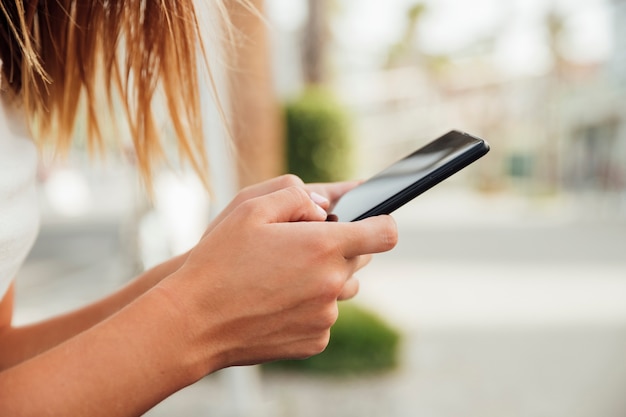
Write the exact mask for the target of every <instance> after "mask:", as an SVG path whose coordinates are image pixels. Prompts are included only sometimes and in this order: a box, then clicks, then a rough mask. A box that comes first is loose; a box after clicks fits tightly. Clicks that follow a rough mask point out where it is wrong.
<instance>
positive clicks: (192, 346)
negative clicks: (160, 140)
mask: <svg viewBox="0 0 626 417" xmlns="http://www.w3.org/2000/svg"><path fill="white" fill-rule="evenodd" d="M324 218H325V215H324V214H323V213H320V211H319V209H318V208H317V207H316V205H315V204H314V203H313V202H312V201H311V200H310V198H309V196H308V194H307V193H306V192H304V191H303V190H302V189H300V188H294V187H292V188H289V189H285V190H280V191H278V192H274V193H271V194H268V195H266V196H263V197H260V198H253V199H251V200H249V201H247V202H245V203H243V204H241V205H240V206H238V207H237V208H236V209H235V210H233V212H232V213H231V214H230V215H229V216H227V217H226V218H225V219H224V220H223V221H222V222H221V223H219V224H218V225H217V226H216V227H215V228H214V229H213V230H212V231H210V232H209V233H208V234H207V235H206V236H204V237H203V239H202V240H201V241H200V242H199V244H198V245H197V246H196V247H195V248H194V249H193V250H192V251H191V252H190V253H189V255H188V256H187V258H186V259H185V262H184V264H183V265H182V266H181V267H180V268H178V269H177V270H176V271H175V272H174V273H172V274H170V275H169V276H168V277H166V278H165V279H164V280H162V281H161V282H160V283H159V284H157V285H156V286H154V287H153V288H151V289H150V290H148V291H147V292H145V293H144V294H143V295H141V296H139V297H138V298H136V299H135V301H133V302H131V303H130V304H128V305H127V306H126V307H124V308H122V309H121V310H119V311H118V312H117V313H115V314H113V315H112V316H111V317H109V318H108V319H106V320H104V321H102V322H101V323H99V324H97V325H96V326H94V327H92V328H90V329H88V330H86V331H84V332H82V333H80V334H78V335H76V336H75V337H73V338H71V339H69V340H67V341H66V342H64V343H61V344H60V345H58V346H56V347H55V348H52V349H50V350H48V351H46V352H44V353H42V354H40V355H38V356H36V357H34V358H32V359H30V360H27V361H25V362H22V363H21V364H19V365H16V366H14V367H12V368H10V369H8V370H6V371H4V372H3V373H0V415H16V416H20V415H42V416H48V415H49V416H53V415H90V416H100V415H102V416H109V415H118V416H132V415H138V414H140V413H143V412H144V411H146V410H147V409H149V408H150V407H152V406H153V405H155V404H156V403H157V402H159V401H161V400H162V399H164V398H165V397H167V396H168V395H170V394H171V393H173V392H175V391H176V390H178V389H180V388H182V387H184V386H186V385H188V384H190V383H192V382H194V381H196V380H198V379H199V378H201V377H202V376H204V375H206V374H208V373H211V372H213V371H215V370H217V369H220V368H223V367H226V366H231V365H243V364H251V363H260V362H265V361H270V360H276V359H282V358H303V357H307V356H311V355H313V354H316V353H319V352H321V351H322V350H323V349H324V348H325V346H326V344H327V343H328V337H329V329H330V326H331V325H332V324H333V323H334V321H335V319H336V316H337V298H338V297H339V295H340V294H341V293H342V291H343V289H344V286H345V284H346V282H347V281H348V280H349V278H350V277H351V276H352V274H353V273H354V271H355V270H356V269H358V268H359V267H360V266H362V261H361V255H362V254H367V253H375V252H380V251H385V250H389V249H391V248H392V247H393V245H394V244H395V241H396V235H395V233H396V232H395V226H394V224H393V221H392V220H391V218H390V217H389V216H380V217H376V218H371V219H366V220H363V221H362V222H355V223H350V224H348V223H344V224H339V223H329V222H324V221H323V220H324ZM260 242H261V244H259V243H260ZM242 254H245V256H243V257H242ZM242 260H243V261H245V262H242ZM33 393H37V401H33Z"/></svg>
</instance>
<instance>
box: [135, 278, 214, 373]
mask: <svg viewBox="0 0 626 417" xmlns="http://www.w3.org/2000/svg"><path fill="white" fill-rule="evenodd" d="M175 274H178V272H176V273H175ZM176 281H177V280H175V279H168V280H166V281H164V282H161V283H160V284H159V285H157V286H155V287H154V288H153V289H152V290H150V291H149V294H146V295H147V296H149V297H150V298H152V301H153V302H154V303H155V304H156V306H157V308H159V309H160V310H161V313H162V318H161V319H160V323H159V325H162V326H163V327H164V332H166V334H167V337H168V338H169V340H171V342H172V347H173V352H172V355H175V356H174V358H175V360H176V361H177V362H178V364H179V366H180V368H181V370H182V372H183V373H184V374H185V375H187V377H188V378H189V379H190V380H191V381H192V382H195V381H197V380H199V379H201V378H203V377H204V376H206V375H208V374H210V373H212V372H215V371H217V370H218V369H220V368H221V367H222V366H220V363H221V361H220V351H219V348H218V347H219V343H216V341H214V342H215V343H210V342H207V337H206V333H207V327H210V324H209V323H210V321H211V318H210V317H207V316H206V314H201V313H200V312H199V309H198V308H197V305H198V303H197V302H196V301H195V300H194V297H193V294H194V293H195V292H194V291H193V290H192V291H188V292H187V294H186V293H185V288H184V286H182V285H178V284H179V283H178V282H176Z"/></svg>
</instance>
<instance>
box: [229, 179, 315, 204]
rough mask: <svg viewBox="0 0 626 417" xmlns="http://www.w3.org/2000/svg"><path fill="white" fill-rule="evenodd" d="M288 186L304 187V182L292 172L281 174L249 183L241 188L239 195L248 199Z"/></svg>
mask: <svg viewBox="0 0 626 417" xmlns="http://www.w3.org/2000/svg"><path fill="white" fill-rule="evenodd" d="M289 187H304V182H303V181H302V180H301V179H300V178H299V177H298V176H296V175H293V174H286V175H281V176H279V177H275V178H272V179H269V180H267V181H263V182H260V183H258V184H254V185H250V186H248V187H246V188H245V189H243V190H242V191H241V193H240V195H241V198H242V199H244V200H249V199H251V198H255V197H260V196H262V195H266V194H269V193H273V192H274V191H278V190H282V189H283V188H289Z"/></svg>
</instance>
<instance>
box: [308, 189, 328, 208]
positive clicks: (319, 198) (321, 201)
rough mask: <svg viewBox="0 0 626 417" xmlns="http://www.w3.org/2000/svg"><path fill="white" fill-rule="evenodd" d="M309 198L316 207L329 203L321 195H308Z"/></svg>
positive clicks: (313, 193)
mask: <svg viewBox="0 0 626 417" xmlns="http://www.w3.org/2000/svg"><path fill="white" fill-rule="evenodd" d="M310 196H311V200H313V202H314V203H315V204H317V205H321V204H328V203H329V202H330V201H328V199H327V198H326V197H324V196H323V195H320V194H318V193H316V192H312V193H311V194H310Z"/></svg>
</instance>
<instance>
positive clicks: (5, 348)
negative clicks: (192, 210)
mask: <svg viewBox="0 0 626 417" xmlns="http://www.w3.org/2000/svg"><path fill="white" fill-rule="evenodd" d="M354 185H356V183H355V182H343V183H333V184H310V185H305V184H304V183H303V182H302V180H300V179H299V178H298V177H296V176H293V175H283V176H280V177H277V178H274V179H271V180H268V181H265V182H262V183H259V184H256V185H253V186H250V187H247V188H246V189H244V190H242V191H241V192H240V193H239V194H238V195H237V197H236V198H235V199H234V200H233V201H232V202H231V203H230V204H229V205H228V207H227V208H226V209H225V210H224V211H222V213H220V215H219V216H218V217H217V218H216V219H215V221H213V222H212V223H211V225H209V227H208V228H207V231H206V232H205V235H206V234H208V233H209V232H210V231H211V230H213V228H214V227H215V226H216V225H217V224H219V223H220V222H221V221H222V220H223V219H224V218H226V217H227V216H228V215H229V214H230V213H231V212H232V211H233V210H234V209H235V208H237V207H238V206H239V205H241V204H242V203H243V202H245V201H248V200H250V199H252V198H257V197H260V196H264V195H267V194H269V193H272V192H275V191H278V190H282V189H285V188H287V187H301V188H304V189H306V190H307V192H309V193H310V192H315V193H317V194H318V195H320V196H322V197H324V199H325V201H319V202H318V204H319V205H321V206H322V207H323V208H325V209H328V208H329V206H331V205H332V204H333V203H334V202H335V201H336V200H337V199H338V198H339V197H340V196H341V195H343V194H344V193H345V192H346V191H348V190H349V189H350V188H352V187H354ZM186 257H187V254H183V255H180V256H177V257H175V258H173V259H170V260H169V261H167V262H164V263H162V264H160V265H158V266H156V267H155V268H152V269H150V270H148V271H146V272H144V273H143V274H141V275H140V276H139V277H138V278H136V279H135V280H133V281H132V282H131V283H129V284H128V285H127V286H125V287H123V288H122V289H121V290H119V291H117V292H115V293H114V294H112V295H110V296H108V297H106V298H105V299H103V300H101V301H99V302H96V303H94V304H91V305H89V306H86V307H85V308H82V309H79V310H76V311H73V312H71V313H68V314H64V315H62V316H59V317H55V318H53V319H50V320H47V321H44V322H41V323H37V324H33V325H29V326H24V327H11V326H10V323H11V312H12V309H13V298H14V290H13V288H11V289H10V290H9V292H8V293H7V295H6V296H5V299H4V300H3V301H2V302H1V303H0V371H1V370H2V369H6V368H8V367H10V366H13V365H15V364H17V363H20V362H22V361H24V360H26V359H28V358H31V357H33V356H35V355H37V354H39V353H41V352H44V351H46V350H48V349H50V348H52V347H54V346H56V345H58V344H59V343H61V342H63V341H65V340H67V339H69V338H71V337H73V336H75V335H76V334H78V333H80V332H82V331H84V330H86V329H89V328H91V327H92V326H94V325H96V324H97V323H99V322H101V321H102V320H104V319H106V318H108V317H109V316H111V315H112V314H114V313H116V312H117V311H119V310H120V309H121V308H122V307H124V306H126V305H127V304H129V303H130V302H132V301H133V300H135V299H136V298H137V297H138V296H140V295H141V294H143V293H144V292H146V291H147V290H149V289H150V288H152V287H153V286H154V285H156V284H157V283H158V282H160V281H161V280H162V279H163V278H164V277H166V276H168V275H170V274H171V273H173V272H174V271H176V270H177V269H178V268H179V267H180V266H181V265H182V264H183V262H184V261H185V259H186ZM368 259H369V258H368V257H365V258H364V259H363V264H365V263H366V261H367V260H368ZM357 290H358V282H357V281H356V280H351V281H350V282H349V283H348V284H347V285H346V288H345V291H344V293H342V294H341V295H340V297H339V298H340V299H346V298H350V297H351V296H353V295H354V294H355V293H356V292H357ZM3 315H4V318H3Z"/></svg>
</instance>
